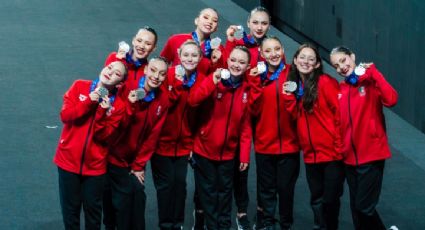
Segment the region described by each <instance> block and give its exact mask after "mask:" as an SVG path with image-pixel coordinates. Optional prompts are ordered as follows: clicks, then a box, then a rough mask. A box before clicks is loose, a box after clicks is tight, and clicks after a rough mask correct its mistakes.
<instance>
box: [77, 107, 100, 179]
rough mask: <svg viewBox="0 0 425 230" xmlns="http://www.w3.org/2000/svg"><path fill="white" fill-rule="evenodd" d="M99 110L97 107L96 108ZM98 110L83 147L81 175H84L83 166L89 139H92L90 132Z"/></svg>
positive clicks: (91, 122)
mask: <svg viewBox="0 0 425 230" xmlns="http://www.w3.org/2000/svg"><path fill="white" fill-rule="evenodd" d="M96 110H97V107H96ZM96 110H95V112H94V114H93V116H92V120H91V121H90V126H89V130H88V131H87V136H86V140H85V141H84V146H83V153H82V154H81V164H80V174H81V175H83V165H84V158H85V156H86V151H87V143H88V142H89V137H90V132H91V129H92V127H93V123H94V118H95V117H96Z"/></svg>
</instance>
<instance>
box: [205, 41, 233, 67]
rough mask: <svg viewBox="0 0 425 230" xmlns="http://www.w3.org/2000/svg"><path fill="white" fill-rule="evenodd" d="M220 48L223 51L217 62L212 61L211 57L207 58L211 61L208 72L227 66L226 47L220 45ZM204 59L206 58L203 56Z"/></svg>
mask: <svg viewBox="0 0 425 230" xmlns="http://www.w3.org/2000/svg"><path fill="white" fill-rule="evenodd" d="M218 49H219V50H220V51H221V57H220V58H219V59H218V60H217V62H216V63H212V61H211V60H210V59H207V60H208V61H209V68H208V74H210V73H213V72H214V71H215V70H216V69H218V68H225V67H226V63H225V62H226V60H227V56H226V50H225V49H224V46H222V45H220V47H218ZM203 59H204V58H203Z"/></svg>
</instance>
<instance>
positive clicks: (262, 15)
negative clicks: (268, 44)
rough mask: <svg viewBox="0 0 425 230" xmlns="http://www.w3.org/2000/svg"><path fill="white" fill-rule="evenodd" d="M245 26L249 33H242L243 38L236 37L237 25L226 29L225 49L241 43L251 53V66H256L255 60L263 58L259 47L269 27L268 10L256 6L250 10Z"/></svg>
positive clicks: (230, 48)
mask: <svg viewBox="0 0 425 230" xmlns="http://www.w3.org/2000/svg"><path fill="white" fill-rule="evenodd" d="M247 26H248V29H249V33H248V34H247V33H246V32H244V33H243V38H241V39H236V38H235V36H234V35H235V32H236V31H237V29H238V25H231V26H229V28H228V29H227V31H226V35H227V42H226V46H225V49H226V50H229V51H231V50H232V49H233V48H234V47H235V46H238V45H243V46H246V47H247V48H248V49H249V52H250V53H251V63H250V65H251V67H255V66H257V62H259V61H261V60H263V59H262V58H261V55H260V51H259V47H260V44H261V41H262V40H263V39H264V38H265V37H266V36H267V32H268V31H269V29H270V14H269V11H268V10H267V9H266V8H264V7H261V6H259V7H256V8H254V9H253V10H251V12H250V14H249V16H248V20H247Z"/></svg>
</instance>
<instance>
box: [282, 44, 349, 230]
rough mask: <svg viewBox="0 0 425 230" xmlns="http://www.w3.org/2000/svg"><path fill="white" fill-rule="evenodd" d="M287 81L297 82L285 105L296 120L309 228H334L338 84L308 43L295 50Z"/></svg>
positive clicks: (339, 185) (339, 178)
mask: <svg viewBox="0 0 425 230" xmlns="http://www.w3.org/2000/svg"><path fill="white" fill-rule="evenodd" d="M288 80H289V81H292V82H295V83H296V84H297V85H298V89H296V90H295V91H285V93H286V94H287V95H288V96H287V97H288V98H287V100H286V103H287V104H286V106H285V107H286V109H287V110H289V111H291V113H293V114H294V116H295V117H296V119H297V133H298V138H299V141H300V145H301V149H302V151H303V154H304V157H303V159H304V163H305V168H306V177H307V182H308V185H309V188H310V194H311V195H310V205H311V208H312V210H313V214H314V226H313V229H329V230H331V229H332V230H336V229H338V219H339V209H340V197H341V196H342V193H343V183H344V167H343V163H342V158H343V156H342V152H341V148H342V142H341V125H340V110H339V101H338V94H339V84H338V82H337V81H336V80H335V79H334V78H332V77H331V76H329V75H327V74H324V73H323V65H322V60H321V58H320V56H319V53H318V51H317V49H316V48H315V47H314V46H312V45H310V44H304V45H301V46H300V47H299V48H298V50H297V51H296V52H295V55H294V58H293V64H292V68H291V72H290V73H289V76H288ZM288 83H289V82H288ZM288 83H286V84H288ZM286 89H287V90H288V88H286Z"/></svg>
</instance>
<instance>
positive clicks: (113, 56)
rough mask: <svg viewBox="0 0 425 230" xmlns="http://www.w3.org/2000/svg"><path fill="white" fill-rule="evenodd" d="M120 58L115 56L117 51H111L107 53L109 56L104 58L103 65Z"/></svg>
mask: <svg viewBox="0 0 425 230" xmlns="http://www.w3.org/2000/svg"><path fill="white" fill-rule="evenodd" d="M119 60H120V59H118V58H117V53H116V52H112V53H110V54H109V56H108V57H107V58H106V60H105V66H107V65H109V64H111V63H112V62H114V61H119Z"/></svg>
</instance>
